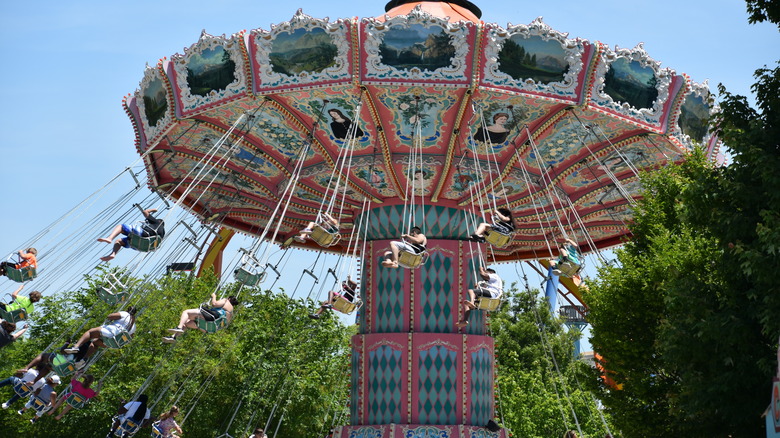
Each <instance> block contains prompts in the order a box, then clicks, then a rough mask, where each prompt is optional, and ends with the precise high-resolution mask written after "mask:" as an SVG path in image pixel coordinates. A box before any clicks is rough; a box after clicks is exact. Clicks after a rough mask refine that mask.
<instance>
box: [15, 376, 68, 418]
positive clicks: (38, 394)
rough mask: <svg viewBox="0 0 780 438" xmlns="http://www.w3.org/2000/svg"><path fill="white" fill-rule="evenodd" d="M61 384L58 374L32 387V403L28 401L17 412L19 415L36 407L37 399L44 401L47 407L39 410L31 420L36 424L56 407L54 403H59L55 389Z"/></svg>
mask: <svg viewBox="0 0 780 438" xmlns="http://www.w3.org/2000/svg"><path fill="white" fill-rule="evenodd" d="M60 383H61V381H60V376H58V375H56V374H53V375H51V376H49V377H47V378H46V379H42V380H39V381H37V382H35V385H33V387H32V391H33V393H32V395H31V396H30V401H28V402H27V404H26V405H24V407H23V408H22V409H20V410H19V411H17V413H18V414H19V415H24V413H25V412H27V410H28V409H30V408H33V407H34V406H35V400H36V398H37V399H39V400H42V401H43V402H44V403H46V406H45V407H43V408H41V409H37V410H36V412H35V417H33V418H32V419H31V420H30V422H31V423H35V422H36V421H37V420H38V419H39V418H41V416H42V415H43V414H44V413H46V411H48V410H49V409H51V407H52V406H54V403H55V402H56V401H57V393H56V392H55V391H54V387H55V386H57V385H59V384H60Z"/></svg>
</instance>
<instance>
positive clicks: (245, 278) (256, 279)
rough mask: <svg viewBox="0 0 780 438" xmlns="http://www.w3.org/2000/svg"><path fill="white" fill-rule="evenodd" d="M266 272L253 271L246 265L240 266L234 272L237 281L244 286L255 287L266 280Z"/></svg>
mask: <svg viewBox="0 0 780 438" xmlns="http://www.w3.org/2000/svg"><path fill="white" fill-rule="evenodd" d="M265 274H266V273H265V272H260V273H257V272H252V271H250V270H249V269H246V268H244V267H241V268H238V269H236V270H235V272H233V276H234V277H235V278H236V281H238V282H239V283H241V284H243V285H244V286H249V287H254V286H257V285H258V284H260V283H262V282H263V281H265Z"/></svg>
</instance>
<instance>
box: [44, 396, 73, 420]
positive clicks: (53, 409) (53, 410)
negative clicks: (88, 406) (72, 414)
mask: <svg viewBox="0 0 780 438" xmlns="http://www.w3.org/2000/svg"><path fill="white" fill-rule="evenodd" d="M66 398H67V397H60V398H59V399H58V400H57V401H56V402H55V403H54V406H52V407H51V409H49V412H47V413H46V414H47V415H54V414H55V413H56V412H57V409H59V408H60V406H62V404H63V403H65V399H66ZM68 406H70V405H68ZM58 417H59V416H58ZM57 419H58V420H59V418H57Z"/></svg>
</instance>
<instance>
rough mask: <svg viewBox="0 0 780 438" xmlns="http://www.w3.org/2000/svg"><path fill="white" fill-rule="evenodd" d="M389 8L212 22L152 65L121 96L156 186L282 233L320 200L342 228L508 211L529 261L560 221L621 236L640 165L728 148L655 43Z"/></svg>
mask: <svg viewBox="0 0 780 438" xmlns="http://www.w3.org/2000/svg"><path fill="white" fill-rule="evenodd" d="M387 11H388V13H387V14H385V15H382V16H380V17H376V18H362V19H358V18H346V19H337V20H334V21H330V20H328V19H318V18H314V17H310V16H308V15H305V14H304V13H303V12H302V11H300V10H299V11H298V12H297V13H296V14H295V15H294V16H293V17H292V19H291V20H290V21H288V22H284V23H280V24H278V25H277V26H272V28H271V30H263V29H255V30H251V31H248V32H239V33H236V34H233V35H231V36H224V35H223V36H213V35H209V34H207V33H205V32H204V33H203V34H202V35H201V37H200V39H199V40H198V41H197V42H195V43H194V44H193V45H192V46H190V47H189V48H187V49H185V50H184V53H183V54H175V55H173V56H171V57H170V59H168V58H164V59H162V60H160V62H159V63H158V64H157V65H155V66H153V67H148V68H147V70H146V72H145V74H144V77H143V80H142V81H141V84H140V88H139V89H138V90H136V92H135V93H133V94H131V95H128V96H127V97H126V99H125V101H124V106H125V108H126V111H127V113H128V114H129V116H130V118H131V120H132V123H133V124H134V126H135V128H136V135H137V138H136V145H137V148H138V151H139V153H140V154H142V155H143V156H144V160H145V164H146V167H147V170H148V175H149V184H150V186H151V187H152V189H154V190H159V191H161V192H163V193H165V194H168V195H170V196H172V197H174V198H177V199H178V198H183V203H184V205H186V206H187V207H188V208H189V209H191V210H192V211H193V212H194V213H195V214H197V215H199V216H200V217H201V218H203V219H204V220H209V221H215V222H218V223H220V224H222V225H223V226H227V227H231V228H234V229H236V230H238V231H241V232H244V233H248V234H251V235H260V234H261V232H262V230H264V229H265V228H266V225H268V222H269V219H270V218H272V217H274V218H276V219H274V222H275V223H274V224H273V226H274V227H275V226H276V225H277V223H278V220H281V224H280V234H279V235H278V236H277V240H278V241H283V240H284V239H285V238H286V237H288V236H290V235H291V234H292V233H294V232H295V231H296V230H299V229H301V228H302V227H303V226H305V225H306V223H308V222H309V221H310V220H312V219H313V218H314V216H316V214H317V212H318V211H320V210H321V209H322V207H323V205H333V204H337V205H338V207H336V209H335V210H334V211H336V212H337V213H338V214H339V216H340V219H341V222H342V230H349V229H350V227H353V226H355V223H356V220H357V218H358V217H359V216H360V214H361V213H362V211H363V209H364V205H365V204H364V200H365V199H368V200H370V201H371V205H372V207H380V206H385V207H388V206H398V205H403V204H405V203H409V202H412V201H413V202H414V203H415V204H416V205H417V208H420V206H422V208H423V209H424V208H428V207H433V206H436V207H437V208H445V209H446V210H447V211H458V210H460V211H468V212H475V213H483V212H486V211H489V210H491V209H493V208H495V207H496V206H498V207H508V208H509V209H510V210H511V211H512V213H513V215H514V220H515V225H516V229H517V233H516V234H515V235H514V236H513V239H512V241H511V243H510V244H509V245H508V246H506V247H504V248H502V249H496V257H497V259H499V260H513V259H523V258H534V257H537V256H541V255H540V254H539V251H540V250H543V249H544V248H546V243H547V242H548V241H549V239H550V238H551V237H553V236H555V237H559V236H560V234H561V230H562V229H563V230H565V231H566V233H568V234H569V235H571V236H574V239H575V240H577V241H578V242H580V243H584V242H586V241H588V242H592V245H593V246H594V247H599V248H602V247H607V246H611V245H614V244H617V243H619V242H620V241H621V238H622V237H624V236H625V235H626V234H627V232H628V231H627V228H626V223H627V222H628V221H630V220H631V217H632V205H633V203H634V202H635V199H636V198H637V197H638V196H639V194H640V189H641V187H640V181H639V178H638V172H639V171H642V170H648V169H654V168H658V167H659V166H664V165H665V164H667V163H670V162H677V161H680V160H681V159H682V158H683V156H684V153H685V151H686V150H688V149H690V148H692V147H694V145H700V146H701V147H704V148H706V149H707V151H708V153H710V154H712V155H715V154H717V144H718V143H717V140H716V139H715V138H714V137H713V136H711V135H710V134H709V133H708V129H707V126H708V123H707V121H708V119H709V117H710V116H711V114H712V113H713V112H714V111H715V108H714V105H713V104H712V99H711V96H710V93H709V91H708V89H707V86H706V84H696V83H694V82H692V81H691V80H690V79H689V78H688V77H687V76H686V75H684V74H679V73H676V72H675V71H674V70H671V69H669V68H661V66H660V63H659V62H658V61H655V60H654V59H652V58H650V56H649V55H648V54H647V53H646V52H645V50H644V49H643V47H642V46H641V45H639V46H637V47H634V48H632V49H625V48H614V49H612V48H609V47H608V46H606V45H604V44H601V43H598V42H590V41H587V40H584V39H579V38H570V37H569V36H568V34H565V33H562V32H559V31H557V30H554V29H552V28H550V27H549V26H548V25H546V24H545V23H544V22H543V21H542V19H541V18H538V19H536V20H534V21H533V22H531V23H530V24H528V25H509V26H508V27H506V28H505V27H501V26H499V25H497V24H491V23H483V22H481V21H479V16H480V15H481V12H480V10H479V8H477V7H476V6H474V5H473V4H471V2H468V1H461V0H459V1H450V2H436V1H433V2H431V1H427V2H426V1H423V2H420V1H416V2H411V1H402V0H400V1H391V2H390V3H388V5H387ZM448 11H449V12H448ZM444 14H448V15H444ZM291 180H292V184H290V182H291ZM288 185H289V190H287V188H288ZM288 194H290V195H291V197H289V198H288V197H287V195H288ZM280 204H284V210H283V211H284V214H283V215H282V216H281V219H278V217H277V216H275V215H276V214H277V213H275V211H278V209H277V207H278V206H279V205H280ZM426 206H428V207H426ZM429 237H454V238H460V237H466V236H465V235H464V236H429ZM342 242H343V243H341V244H339V245H336V246H334V247H331V248H330V249H331V250H334V251H345V250H346V245H348V242H349V239H342Z"/></svg>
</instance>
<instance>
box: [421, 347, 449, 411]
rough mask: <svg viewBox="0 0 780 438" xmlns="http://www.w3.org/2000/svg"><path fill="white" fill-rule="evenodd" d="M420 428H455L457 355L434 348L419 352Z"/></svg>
mask: <svg viewBox="0 0 780 438" xmlns="http://www.w3.org/2000/svg"><path fill="white" fill-rule="evenodd" d="M419 371H420V376H419V383H418V386H419V387H418V388H417V389H418V393H419V401H418V406H417V408H418V411H419V419H420V424H456V423H455V422H456V415H455V414H456V400H457V390H456V386H457V382H458V379H457V377H458V376H457V352H455V351H450V350H448V349H446V348H445V347H443V346H440V345H435V346H433V347H431V348H430V349H428V350H421V351H420V363H419Z"/></svg>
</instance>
